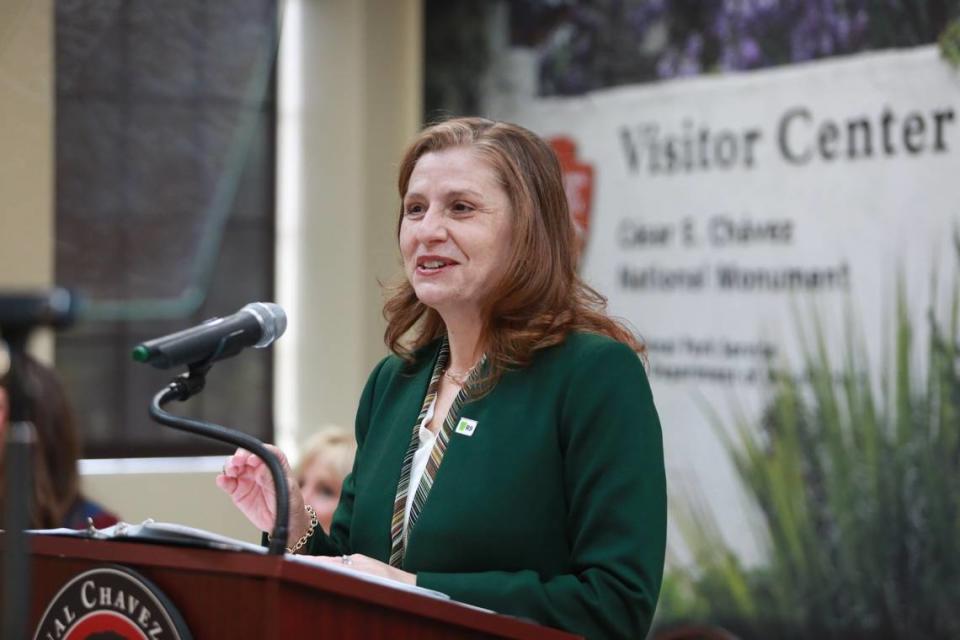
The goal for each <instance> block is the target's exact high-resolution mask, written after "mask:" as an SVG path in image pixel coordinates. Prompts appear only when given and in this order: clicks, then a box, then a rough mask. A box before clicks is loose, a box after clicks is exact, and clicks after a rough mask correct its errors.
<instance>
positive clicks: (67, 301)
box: [0, 287, 79, 330]
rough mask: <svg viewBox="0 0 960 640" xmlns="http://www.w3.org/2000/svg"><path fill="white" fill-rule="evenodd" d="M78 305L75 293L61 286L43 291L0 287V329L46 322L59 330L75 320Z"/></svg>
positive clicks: (45, 323) (37, 324)
mask: <svg viewBox="0 0 960 640" xmlns="http://www.w3.org/2000/svg"><path fill="white" fill-rule="evenodd" d="M78 306H79V300H78V298H77V296H76V295H74V294H73V293H72V292H71V291H69V290H68V289H63V288H61V287H55V288H53V289H49V290H46V291H2V290H0V328H3V329H7V330H16V329H32V328H34V327H37V326H41V325H47V326H52V327H55V328H57V329H63V328H66V327H68V326H70V325H71V324H72V323H73V321H74V320H75V319H76V317H77V307H78Z"/></svg>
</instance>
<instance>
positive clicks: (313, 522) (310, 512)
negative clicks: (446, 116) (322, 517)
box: [287, 505, 320, 553]
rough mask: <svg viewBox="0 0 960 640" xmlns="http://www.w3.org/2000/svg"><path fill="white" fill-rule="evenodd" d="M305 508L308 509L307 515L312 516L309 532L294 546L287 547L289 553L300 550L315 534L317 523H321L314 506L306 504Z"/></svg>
mask: <svg viewBox="0 0 960 640" xmlns="http://www.w3.org/2000/svg"><path fill="white" fill-rule="evenodd" d="M304 509H306V511H307V515H308V516H310V528H309V529H307V532H306V533H305V534H303V536H301V538H300V539H299V540H297V544H295V545H293V547H292V548H291V547H287V553H296V552H298V551H300V549H302V548H303V547H304V545H306V544H307V541H308V540H309V539H310V537H311V536H313V532H314V531H316V530H317V525H318V524H320V521H319V520H317V512H316V511H314V509H313V507H311V506H310V505H304Z"/></svg>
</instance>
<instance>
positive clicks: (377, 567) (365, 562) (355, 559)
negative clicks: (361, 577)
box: [317, 553, 417, 585]
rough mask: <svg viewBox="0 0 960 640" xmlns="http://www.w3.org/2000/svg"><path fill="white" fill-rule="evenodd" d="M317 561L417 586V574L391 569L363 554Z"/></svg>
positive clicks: (322, 558) (327, 557) (321, 557)
mask: <svg viewBox="0 0 960 640" xmlns="http://www.w3.org/2000/svg"><path fill="white" fill-rule="evenodd" d="M317 559H318V560H323V561H324V562H329V563H330V564H342V565H345V566H348V567H350V568H351V569H356V570H357V571H363V572H364V573H369V574H371V575H374V576H380V577H381V578H388V579H390V580H397V581H398V582H405V583H406V584H412V585H416V584H417V574H415V573H409V572H407V571H402V570H400V569H397V568H396V567H391V566H390V565H388V564H385V563H383V562H380V561H379V560H374V559H373V558H370V557H368V556H365V555H363V554H361V553H351V554H350V555H348V556H317Z"/></svg>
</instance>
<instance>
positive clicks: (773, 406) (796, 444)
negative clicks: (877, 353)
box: [660, 283, 960, 639]
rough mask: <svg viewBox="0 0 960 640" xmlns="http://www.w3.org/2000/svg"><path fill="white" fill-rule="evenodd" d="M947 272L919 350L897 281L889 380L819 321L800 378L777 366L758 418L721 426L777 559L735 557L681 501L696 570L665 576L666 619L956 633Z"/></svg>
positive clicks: (958, 483)
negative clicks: (838, 348) (835, 343)
mask: <svg viewBox="0 0 960 640" xmlns="http://www.w3.org/2000/svg"><path fill="white" fill-rule="evenodd" d="M953 284H954V287H953V288H954V293H953V295H952V298H951V300H950V301H949V303H950V304H949V309H948V310H947V312H946V313H945V314H942V315H945V316H946V317H945V318H938V317H937V314H935V312H934V311H933V309H931V310H930V312H929V313H928V322H929V325H930V337H929V340H928V341H927V343H926V344H925V345H924V353H922V354H917V353H915V350H914V347H913V339H912V338H913V327H912V325H911V320H910V318H911V314H910V312H909V309H908V308H907V304H906V301H905V300H906V296H905V294H904V292H903V290H902V287H901V290H900V292H899V294H898V301H897V309H896V318H895V322H894V323H893V324H894V336H893V344H894V348H893V357H892V361H891V362H890V363H889V364H888V365H886V366H885V367H884V368H883V370H882V371H881V376H880V377H881V380H880V381H879V383H877V381H871V379H870V377H869V376H868V375H866V374H865V372H867V371H870V367H869V363H868V362H867V358H866V356H865V355H864V352H863V349H862V348H861V347H858V346H856V344H857V340H856V336H855V332H854V331H853V330H848V332H847V340H846V342H847V347H846V350H845V352H844V353H842V354H840V356H839V359H840V360H841V362H839V363H837V362H834V360H835V359H837V355H836V354H835V353H832V352H831V351H830V350H829V349H828V347H827V346H826V341H825V340H824V333H823V331H822V328H821V326H820V324H819V322H816V321H815V322H814V323H813V325H814V329H813V331H812V334H813V335H812V338H811V339H810V340H809V341H808V342H806V344H805V353H806V356H805V369H806V376H803V377H800V378H799V379H798V378H797V377H795V376H788V375H781V376H779V377H778V380H777V382H776V384H775V386H774V388H773V390H772V391H771V397H770V399H769V402H768V403H767V408H766V411H765V412H764V415H763V416H762V419H761V421H760V424H759V425H758V424H751V423H749V422H748V421H746V420H740V421H739V422H738V424H736V425H735V427H734V429H733V434H732V435H726V434H727V430H725V429H723V428H720V432H721V433H722V434H725V435H724V438H725V441H726V446H727V449H728V451H729V454H730V456H731V458H732V460H733V462H734V465H735V467H736V470H737V473H738V475H739V477H740V478H741V480H742V481H743V485H744V487H745V489H746V492H747V495H748V496H749V498H750V499H751V500H752V502H754V504H755V505H756V506H757V507H758V509H759V512H760V514H761V515H762V520H763V525H764V526H763V527H762V529H763V533H762V535H763V536H764V537H765V539H766V543H767V544H766V546H767V560H766V563H765V565H764V566H762V567H760V568H755V569H754V568H751V569H747V568H744V567H743V566H741V565H740V564H739V563H738V561H737V559H736V558H735V556H733V554H732V553H731V552H730V551H729V550H727V549H726V548H725V547H724V546H723V543H721V542H718V541H719V540H721V538H720V536H719V535H718V533H717V531H716V527H715V525H714V523H713V521H712V518H711V516H710V514H709V511H708V510H707V509H706V508H704V506H703V505H702V504H701V503H700V502H698V501H697V500H696V499H694V500H689V499H688V500H686V501H685V503H684V504H683V505H681V508H680V509H679V510H678V511H677V514H676V515H677V516H678V524H679V525H680V529H681V530H682V532H683V537H684V541H685V543H686V544H687V545H688V546H689V547H690V548H691V550H692V551H693V553H694V556H695V559H696V564H697V565H698V568H697V569H693V570H680V571H676V572H674V573H672V574H671V575H670V576H669V577H668V579H667V580H666V582H665V586H664V596H663V600H662V603H663V605H664V607H663V611H661V613H660V620H662V621H664V622H669V621H671V620H701V621H708V622H711V623H714V624H722V625H724V626H725V627H726V628H728V629H730V630H731V631H734V632H736V633H738V634H740V635H742V636H743V637H748V638H767V637H781V638H791V637H792V638H838V639H840V638H843V639H847V638H860V637H864V638H866V637H869V638H924V639H927V638H960V606H958V604H960V470H958V465H960V375H958V366H960V360H958V351H957V350H958V343H957V337H958V316H960V314H958V308H960V304H958V295H957V286H956V283H953ZM933 289H934V290H936V286H935V283H934V287H933ZM918 355H922V358H918V357H917V356H918ZM919 360H922V361H924V362H925V365H926V371H925V372H924V373H922V374H921V373H920V372H919V371H918V368H919V367H918V366H917V362H918V361H919ZM838 371H839V373H837V372H838ZM717 426H718V427H721V425H719V424H718V425H717Z"/></svg>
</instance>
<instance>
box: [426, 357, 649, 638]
mask: <svg viewBox="0 0 960 640" xmlns="http://www.w3.org/2000/svg"><path fill="white" fill-rule="evenodd" d="M575 366H576V372H575V373H574V374H573V376H572V378H571V379H570V383H569V384H568V385H567V386H566V388H565V390H564V396H563V397H562V399H561V400H560V402H561V403H562V410H561V416H562V418H561V424H560V425H559V426H558V432H559V438H560V442H561V450H562V453H563V480H562V482H563V485H564V486H563V491H564V494H565V498H566V501H567V505H568V520H567V530H566V531H565V532H558V535H563V534H565V535H566V536H567V539H568V540H569V543H570V547H571V554H570V558H569V562H568V571H567V572H566V573H561V574H558V575H554V576H549V577H544V576H541V575H538V574H537V573H536V572H534V571H517V572H505V571H487V572H476V573H431V572H420V573H418V574H417V584H418V585H420V586H423V587H426V588H429V589H435V590H437V591H441V592H444V593H447V594H449V595H450V596H451V597H452V598H454V599H456V600H461V601H464V602H470V603H473V604H476V605H479V606H483V607H488V608H490V609H493V610H495V611H498V612H500V613H505V614H511V615H515V616H519V617H523V618H530V619H533V620H535V621H537V622H539V623H542V624H546V625H549V626H553V627H558V628H562V629H566V630H569V631H571V632H574V633H578V634H581V635H583V636H586V637H588V638H643V637H645V636H646V634H647V632H648V630H649V627H650V623H651V620H652V618H653V613H654V609H655V607H656V601H657V596H658V594H659V591H660V581H661V577H662V572H663V559H664V550H665V544H666V481H665V473H664V464H663V447H662V439H661V432H660V423H659V419H658V417H657V413H656V409H655V408H654V404H653V398H652V395H651V392H650V387H649V383H648V381H647V377H646V372H645V371H644V368H643V364H642V363H641V362H640V360H639V358H638V357H637V356H636V354H634V353H633V352H632V351H631V350H630V349H629V348H628V347H626V346H625V345H622V344H616V343H607V344H604V345H602V346H601V347H599V348H597V349H593V350H591V351H590V352H589V353H588V354H584V355H583V356H582V357H580V358H579V361H578V363H577V364H576V365H575Z"/></svg>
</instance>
